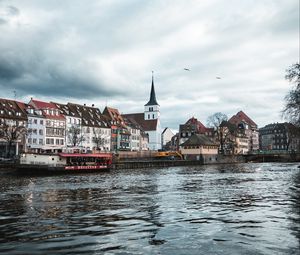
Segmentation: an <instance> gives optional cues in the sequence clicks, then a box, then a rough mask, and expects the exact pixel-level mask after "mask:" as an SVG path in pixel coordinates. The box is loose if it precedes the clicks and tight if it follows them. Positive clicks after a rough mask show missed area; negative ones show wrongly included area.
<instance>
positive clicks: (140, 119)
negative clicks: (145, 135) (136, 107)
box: [123, 113, 157, 131]
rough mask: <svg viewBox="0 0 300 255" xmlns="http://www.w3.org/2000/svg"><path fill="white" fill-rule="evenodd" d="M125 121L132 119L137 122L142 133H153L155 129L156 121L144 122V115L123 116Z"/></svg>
mask: <svg viewBox="0 0 300 255" xmlns="http://www.w3.org/2000/svg"><path fill="white" fill-rule="evenodd" d="M123 116H124V117H125V118H127V119H129V120H130V119H132V120H133V121H135V122H137V123H138V124H139V125H140V126H141V127H142V129H143V130H144V131H155V130H156V128H157V119H156V120H145V119H144V113H132V114H123Z"/></svg>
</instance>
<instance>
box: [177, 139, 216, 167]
mask: <svg viewBox="0 0 300 255" xmlns="http://www.w3.org/2000/svg"><path fill="white" fill-rule="evenodd" d="M218 148H219V145H218V144H216V143H215V142H214V141H213V140H212V139H210V138H209V137H208V136H206V135H204V134H194V135H192V136H191V137H189V138H188V140H187V141H185V142H184V143H183V144H181V145H180V151H181V154H182V155H183V156H184V158H185V159H188V160H200V161H202V162H203V163H205V162H214V161H216V160H217V155H218Z"/></svg>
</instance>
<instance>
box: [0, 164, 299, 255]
mask: <svg viewBox="0 0 300 255" xmlns="http://www.w3.org/2000/svg"><path fill="white" fill-rule="evenodd" d="M298 165H299V164H282V163H276V164H275V163H264V164H238V165H219V166H215V165H214V166H193V167H171V168H159V169H134V170H111V171H110V172H106V173H98V174H78V175H74V176H71V175H63V176H51V177H45V176H43V177H41V176H40V177H28V176H27V177H21V176H10V175H4V174H0V202H1V204H0V254H172V255H173V254H222V255H223V254H230V255H233V254H255V255H257V254H272V255H273V254H300V168H298Z"/></svg>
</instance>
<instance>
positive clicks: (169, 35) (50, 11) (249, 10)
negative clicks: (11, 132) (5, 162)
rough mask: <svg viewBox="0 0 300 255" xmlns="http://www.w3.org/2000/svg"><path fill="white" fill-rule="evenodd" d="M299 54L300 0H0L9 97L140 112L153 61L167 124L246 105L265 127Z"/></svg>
mask: <svg viewBox="0 0 300 255" xmlns="http://www.w3.org/2000/svg"><path fill="white" fill-rule="evenodd" d="M298 61H299V0H243V1H241V0H198V1H197V0H184V1H183V0H89V1H80V0H64V1H61V0H0V97H4V98H16V99H18V100H22V101H25V102H28V101H29V100H30V98H31V97H34V98H35V99H39V100H47V101H57V102H62V103H66V102H74V103H86V104H88V105H89V104H90V105H91V104H95V105H96V106H98V107H99V108H100V110H103V108H104V107H105V105H106V104H107V105H109V106H111V107H116V108H118V109H119V110H120V112H122V113H134V112H142V111H143V107H144V104H145V103H147V101H148V99H149V93H150V85H151V71H152V70H153V71H154V80H155V88H156V94H157V100H158V103H159V104H160V106H161V115H162V117H161V118H162V125H163V126H169V127H171V128H173V129H178V125H179V124H180V123H184V122H185V121H186V120H187V119H188V118H190V117H192V116H195V117H196V118H198V119H199V120H201V121H202V122H203V123H204V124H206V119H207V117H208V116H209V115H212V114H213V113H215V112H223V113H225V114H227V115H228V116H229V117H230V116H232V115H233V114H235V113H237V112H238V111H239V110H243V111H244V112H246V113H247V114H248V115H249V116H250V117H251V118H252V119H253V120H254V121H255V122H256V123H257V124H258V125H259V126H260V127H262V126H264V125H265V124H268V123H271V122H277V121H282V119H281V114H280V111H281V110H282V108H283V98H284V95H285V94H286V93H287V92H288V90H289V89H291V85H290V84H289V83H288V82H287V81H286V80H285V79H284V75H285V70H286V68H288V67H289V66H290V65H291V64H293V63H295V62H298ZM184 68H188V69H190V71H186V70H184ZM216 77H220V78H221V79H216ZM14 91H15V92H14Z"/></svg>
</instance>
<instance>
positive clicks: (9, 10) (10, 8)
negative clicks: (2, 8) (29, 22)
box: [7, 6, 20, 16]
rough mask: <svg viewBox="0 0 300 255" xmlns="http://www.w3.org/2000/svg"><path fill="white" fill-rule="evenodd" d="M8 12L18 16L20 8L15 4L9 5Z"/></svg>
mask: <svg viewBox="0 0 300 255" xmlns="http://www.w3.org/2000/svg"><path fill="white" fill-rule="evenodd" d="M7 12H8V14H9V15H11V16H18V15H19V14H20V11H19V9H18V8H17V7H15V6H8V7H7Z"/></svg>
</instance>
